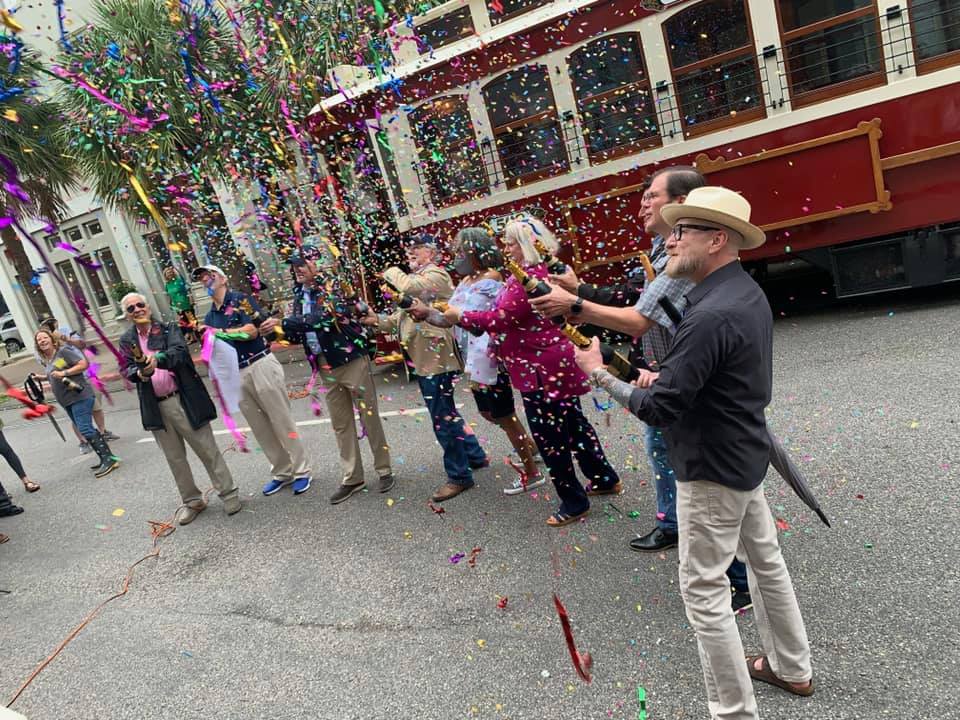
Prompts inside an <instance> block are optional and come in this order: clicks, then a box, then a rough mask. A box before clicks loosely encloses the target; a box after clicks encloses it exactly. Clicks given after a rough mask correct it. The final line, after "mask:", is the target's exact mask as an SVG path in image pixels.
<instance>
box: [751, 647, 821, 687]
mask: <svg viewBox="0 0 960 720" xmlns="http://www.w3.org/2000/svg"><path fill="white" fill-rule="evenodd" d="M757 660H763V663H761V665H760V669H759V670H757V668H756V667H755V666H754V663H756V662H757ZM747 669H748V670H749V671H750V677H752V678H753V679H754V680H759V681H760V682H765V683H767V684H768V685H773V686H774V687H778V688H780V689H781V690H785V691H787V692H788V693H790V694H791V695H799V696H800V697H810V696H811V695H813V679H812V678H811V679H810V684H809V685H807V686H806V687H799V688H798V687H794V686H793V685H792V684H790V683H789V682H787V681H786V680H781V679H780V678H778V677H777V676H776V675H774V674H773V670H771V669H770V661H769V660H767V656H766V655H747Z"/></svg>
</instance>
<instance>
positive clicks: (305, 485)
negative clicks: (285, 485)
mask: <svg viewBox="0 0 960 720" xmlns="http://www.w3.org/2000/svg"><path fill="white" fill-rule="evenodd" d="M312 480H313V478H311V477H310V476H309V475H307V476H306V477H298V478H297V479H296V480H294V481H293V494H294V495H300V494H301V493H305V492H306V491H307V490H309V489H310V482H311V481H312Z"/></svg>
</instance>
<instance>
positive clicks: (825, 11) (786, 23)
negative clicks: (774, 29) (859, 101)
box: [777, 0, 885, 107]
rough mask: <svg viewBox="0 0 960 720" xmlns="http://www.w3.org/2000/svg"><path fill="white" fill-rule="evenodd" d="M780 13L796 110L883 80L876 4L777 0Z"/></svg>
mask: <svg viewBox="0 0 960 720" xmlns="http://www.w3.org/2000/svg"><path fill="white" fill-rule="evenodd" d="M777 13H778V15H779V18H780V32H781V37H782V38H783V54H784V59H785V61H786V68H787V80H788V82H789V84H790V95H791V97H790V102H791V103H792V105H793V107H803V106H804V105H810V104H812V103H815V102H820V101H822V100H827V99H829V98H832V97H836V96H838V95H846V94H847V93H851V92H855V91H857V90H862V89H864V88H867V87H873V86H875V85H881V84H883V83H884V82H885V78H884V73H883V54H882V53H881V51H880V49H881V42H880V23H879V19H878V18H877V7H876V5H875V4H874V2H873V0H812V1H811V0H777Z"/></svg>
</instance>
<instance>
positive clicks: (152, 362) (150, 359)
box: [144, 355, 157, 375]
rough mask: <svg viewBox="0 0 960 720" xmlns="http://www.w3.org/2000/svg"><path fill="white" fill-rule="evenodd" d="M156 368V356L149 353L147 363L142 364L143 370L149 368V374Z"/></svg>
mask: <svg viewBox="0 0 960 720" xmlns="http://www.w3.org/2000/svg"><path fill="white" fill-rule="evenodd" d="M156 369H157V356H156V355H151V356H150V357H148V358H147V364H146V365H144V370H149V374H150V375H153V371H154V370H156Z"/></svg>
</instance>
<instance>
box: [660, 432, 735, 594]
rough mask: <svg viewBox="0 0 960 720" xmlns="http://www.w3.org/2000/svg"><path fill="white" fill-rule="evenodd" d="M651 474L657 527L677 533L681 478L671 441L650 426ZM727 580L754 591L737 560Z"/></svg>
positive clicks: (732, 564)
mask: <svg viewBox="0 0 960 720" xmlns="http://www.w3.org/2000/svg"><path fill="white" fill-rule="evenodd" d="M644 439H645V441H646V446H647V458H648V459H649V461H650V472H652V473H653V480H654V487H655V488H656V489H657V526H658V527H660V528H661V529H662V530H668V531H670V532H677V478H676V476H675V475H674V473H673V467H672V466H671V465H670V455H669V454H668V450H667V441H666V440H665V439H664V437H663V432H661V430H660V428H655V427H651V426H650V425H647V432H646V436H645V438H644ZM727 578H728V579H729V580H730V584H731V585H732V586H733V588H734V589H735V590H737V591H738V592H750V587H749V585H748V584H747V566H746V565H744V564H743V563H742V562H740V561H739V560H737V559H736V558H734V560H733V562H732V563H731V564H730V567H729V568H728V569H727Z"/></svg>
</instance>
